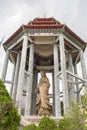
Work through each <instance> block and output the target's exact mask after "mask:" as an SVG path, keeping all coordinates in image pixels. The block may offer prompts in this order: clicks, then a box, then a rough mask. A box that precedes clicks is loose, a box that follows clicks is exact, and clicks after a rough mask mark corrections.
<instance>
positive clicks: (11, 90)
mask: <svg viewBox="0 0 87 130" xmlns="http://www.w3.org/2000/svg"><path fill="white" fill-rule="evenodd" d="M14 75H15V64H13V73H12V82H14ZM12 92H13V84H12V85H11V89H10V96H11V97H12Z"/></svg>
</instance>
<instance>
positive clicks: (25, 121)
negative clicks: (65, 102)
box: [21, 116, 63, 126]
mask: <svg viewBox="0 0 87 130" xmlns="http://www.w3.org/2000/svg"><path fill="white" fill-rule="evenodd" d="M42 117H43V116H30V117H23V116H22V117H21V125H22V126H26V125H29V124H32V123H33V124H35V125H38V124H39V122H40V120H41V118H42ZM50 118H51V119H54V120H55V121H56V122H58V121H59V120H61V119H63V117H62V116H61V117H54V116H50Z"/></svg>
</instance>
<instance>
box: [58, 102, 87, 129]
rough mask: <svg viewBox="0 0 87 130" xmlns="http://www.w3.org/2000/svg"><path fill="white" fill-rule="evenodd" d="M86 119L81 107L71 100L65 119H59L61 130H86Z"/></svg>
mask: <svg viewBox="0 0 87 130" xmlns="http://www.w3.org/2000/svg"><path fill="white" fill-rule="evenodd" d="M84 121H85V116H84V114H83V113H81V110H80V107H79V106H78V105H77V104H76V103H75V102H71V104H70V107H69V109H68V111H67V113H66V115H65V117H64V119H62V120H60V121H59V130H84V124H85V123H84Z"/></svg>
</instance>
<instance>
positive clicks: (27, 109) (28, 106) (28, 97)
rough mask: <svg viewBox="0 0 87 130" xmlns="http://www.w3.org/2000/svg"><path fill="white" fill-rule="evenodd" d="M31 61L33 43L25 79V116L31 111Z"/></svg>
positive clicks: (32, 60)
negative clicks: (27, 74)
mask: <svg viewBox="0 0 87 130" xmlns="http://www.w3.org/2000/svg"><path fill="white" fill-rule="evenodd" d="M33 63H34V44H31V46H30V54H29V68H28V73H30V76H29V77H28V81H27V92H26V102H25V117H29V116H30V113H31V94H32V84H33Z"/></svg>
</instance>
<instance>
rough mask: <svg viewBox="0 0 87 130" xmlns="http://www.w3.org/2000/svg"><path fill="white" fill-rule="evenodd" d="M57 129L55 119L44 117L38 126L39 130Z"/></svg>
mask: <svg viewBox="0 0 87 130" xmlns="http://www.w3.org/2000/svg"><path fill="white" fill-rule="evenodd" d="M56 128H57V124H56V122H55V121H54V120H53V119H50V118H49V117H43V118H42V119H41V121H40V123H39V126H38V130H54V129H56Z"/></svg>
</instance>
